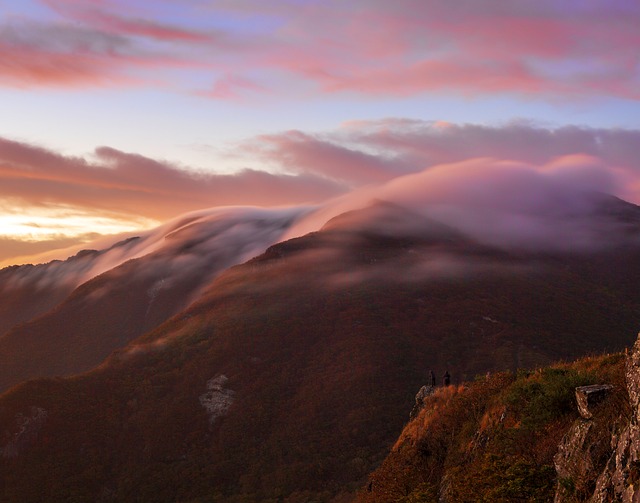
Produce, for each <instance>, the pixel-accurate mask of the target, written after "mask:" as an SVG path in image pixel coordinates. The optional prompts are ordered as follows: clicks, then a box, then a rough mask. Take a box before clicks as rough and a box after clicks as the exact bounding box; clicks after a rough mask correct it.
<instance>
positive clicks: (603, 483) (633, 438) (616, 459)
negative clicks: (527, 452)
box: [554, 336, 640, 503]
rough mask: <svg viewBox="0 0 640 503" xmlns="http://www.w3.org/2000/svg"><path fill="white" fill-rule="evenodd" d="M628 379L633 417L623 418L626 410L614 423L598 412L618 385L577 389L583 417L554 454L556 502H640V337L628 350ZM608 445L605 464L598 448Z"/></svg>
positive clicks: (579, 406)
mask: <svg viewBox="0 0 640 503" xmlns="http://www.w3.org/2000/svg"><path fill="white" fill-rule="evenodd" d="M625 381H626V387H627V391H628V394H629V405H630V407H631V417H630V419H628V420H626V419H625V420H623V418H622V415H620V417H619V418H618V419H617V420H614V421H613V422H611V419H609V424H598V419H597V418H596V415H594V411H595V410H596V409H597V407H598V405H599V404H602V403H606V398H607V395H608V394H609V392H610V391H611V389H612V386H609V385H599V386H582V387H580V388H576V400H577V402H578V410H579V412H580V415H581V417H580V418H579V419H577V420H576V421H575V422H574V424H573V426H572V427H571V429H570V430H569V431H568V432H567V434H566V435H565V437H564V438H563V440H562V442H561V443H560V446H559V449H558V453H557V454H556V456H555V458H554V463H555V467H556V473H557V475H558V488H557V491H556V495H555V500H554V501H555V503H564V502H569V501H589V502H590V503H614V502H621V503H640V336H639V337H638V340H637V341H636V343H635V345H634V346H633V349H632V351H631V352H630V353H628V355H627V358H626V362H625ZM603 444H606V445H608V447H609V448H608V453H609V457H608V460H607V461H606V462H605V463H604V466H601V465H602V463H600V462H599V459H598V457H597V456H594V451H595V450H597V448H598V447H602V446H603ZM604 459H605V460H606V458H604ZM594 481H595V489H593V486H594ZM588 489H589V492H586V491H587V490H588Z"/></svg>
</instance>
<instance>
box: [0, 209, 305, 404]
mask: <svg viewBox="0 0 640 503" xmlns="http://www.w3.org/2000/svg"><path fill="white" fill-rule="evenodd" d="M295 216H296V214H295V212H293V211H288V212H284V211H282V212H278V211H271V212H269V211H260V210H256V209H249V210H245V209H234V210H232V211H228V212H226V213H225V212H218V213H217V214H215V213H214V214H213V215H207V214H206V213H205V212H202V214H192V215H190V216H188V218H183V219H179V220H178V221H176V222H174V223H173V224H171V225H167V226H164V227H163V228H161V229H160V230H158V231H154V232H153V233H151V234H150V235H149V236H146V237H145V238H143V239H142V240H140V239H131V240H128V241H126V242H123V243H121V244H119V245H116V246H114V247H112V248H110V249H109V250H106V251H105V252H96V251H86V252H84V253H81V254H78V255H76V256H75V257H72V258H71V259H69V260H67V261H65V262H58V263H51V264H46V265H42V266H22V267H19V268H15V269H13V268H9V269H5V270H2V271H0V275H2V274H4V275H5V276H7V277H6V278H5V279H6V282H5V283H4V288H3V294H4V295H3V298H2V299H3V301H4V302H3V303H2V306H3V307H2V309H1V310H0V319H2V320H3V321H4V322H5V323H7V324H15V323H16V322H17V321H22V323H19V324H17V325H14V326H13V328H12V329H10V330H8V331H7V332H6V333H5V334H4V335H3V336H2V337H0V361H2V366H0V391H1V390H4V389H6V388H8V387H10V386H12V385H14V384H17V383H19V382H21V381H24V380H26V379H29V378H34V377H46V376H56V375H69V374H74V373H78V372H83V371H86V370H89V369H91V368H93V367H95V366H96V365H98V364H99V363H100V362H102V360H104V358H106V357H107V356H108V355H109V354H110V353H111V352H112V351H114V350H116V349H118V348H122V347H123V346H125V345H126V344H127V343H128V342H130V341H131V340H133V339H135V338H136V337H138V336H139V335H141V334H143V333H145V332H147V331H149V330H151V329H153V328H154V327H156V326H158V325H159V324H160V323H162V322H163V321H165V320H166V319H167V318H169V317H170V316H172V315H174V314H176V313H177V312H179V311H181V310H182V309H184V308H185V307H186V306H187V305H188V304H189V303H190V302H191V301H192V300H193V298H194V297H197V295H198V292H199V290H200V288H202V287H203V286H206V285H208V283H209V282H210V281H211V280H212V278H214V277H215V276H216V275H217V274H219V273H220V272H222V271H224V270H225V269H227V268H228V267H230V266H231V265H234V264H236V263H238V262H242V261H244V260H246V259H248V258H250V257H252V256H254V255H256V254H257V253H260V252H262V251H263V250H264V249H265V248H266V247H267V246H269V245H271V244H273V243H274V242H276V241H277V240H278V239H279V238H280V237H281V236H282V233H283V232H284V231H285V230H286V229H287V228H288V227H289V226H290V225H291V223H292V222H293V221H294V220H295ZM141 241H146V244H145V243H144V242H141ZM116 251H117V253H118V255H117V256H116V257H113V255H114V253H115V252H116ZM145 252H146V254H145ZM141 253H142V254H144V255H143V256H142V257H141V258H135V256H136V255H138V254H141ZM127 257H132V258H130V259H128V260H126V258H127ZM122 262H124V263H122ZM119 264H121V265H119ZM112 265H113V267H112V268H110V267H111V266H112ZM103 268H107V269H108V270H107V272H104V273H103V274H100V275H98V276H97V277H94V278H93V279H89V280H88V281H86V282H84V283H82V281H81V278H83V277H86V276H87V275H88V276H89V278H91V275H92V274H94V273H96V272H97V271H99V270H101V269H103ZM78 282H80V283H81V284H80V285H79V286H78V287H77V288H75V289H73V288H74V286H75V284H76V283H78ZM71 290H73V291H71ZM45 310H46V312H44V313H43V311H45ZM3 314H4V315H5V316H2V315H3ZM11 315H13V318H12V317H11ZM29 316H32V318H31V319H29V320H27V321H25V320H24V319H25V318H27V317H29Z"/></svg>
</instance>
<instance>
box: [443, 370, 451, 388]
mask: <svg viewBox="0 0 640 503" xmlns="http://www.w3.org/2000/svg"><path fill="white" fill-rule="evenodd" d="M442 384H444V385H445V386H449V384H451V374H449V371H448V370H445V372H444V375H443V376H442Z"/></svg>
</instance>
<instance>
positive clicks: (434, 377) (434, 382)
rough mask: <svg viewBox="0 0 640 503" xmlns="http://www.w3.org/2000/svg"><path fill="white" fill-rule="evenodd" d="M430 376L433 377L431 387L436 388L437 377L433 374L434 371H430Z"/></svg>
mask: <svg viewBox="0 0 640 503" xmlns="http://www.w3.org/2000/svg"><path fill="white" fill-rule="evenodd" d="M429 375H430V376H431V386H432V387H433V386H435V385H436V375H435V374H434V373H433V370H430V371H429Z"/></svg>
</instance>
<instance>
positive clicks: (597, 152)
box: [0, 119, 640, 249]
mask: <svg viewBox="0 0 640 503" xmlns="http://www.w3.org/2000/svg"><path fill="white" fill-rule="evenodd" d="M639 145H640V131H638V130H605V129H593V128H585V127H577V126H567V127H561V128H556V129H546V128H542V127H539V126H535V125H532V124H527V123H522V122H520V123H512V124H508V125H505V126H503V127H487V126H478V125H470V124H467V125H455V124H449V123H441V122H426V121H416V120H406V119H386V120H381V121H354V122H350V123H347V124H344V125H343V126H342V127H340V128H338V129H336V130H333V131H327V132H324V133H304V132H301V131H287V132H283V133H279V134H271V135H259V136H256V137H254V138H250V139H247V140H246V141H244V142H243V143H241V144H238V145H237V146H236V149H235V150H234V151H232V152H230V155H231V154H232V155H235V156H240V158H241V159H242V160H244V161H246V163H247V166H248V167H247V168H246V169H244V170H243V171H239V172H237V173H232V174H211V173H202V172H192V171H187V170H185V169H183V168H182V167H181V166H176V165H172V164H170V163H167V162H163V161H158V160H154V159H151V158H149V157H145V156H143V155H140V154H131V153H125V152H121V151H119V150H116V149H113V148H109V147H100V148H97V149H96V150H95V152H94V153H93V155H92V156H90V157H86V158H85V157H70V156H64V155H61V154H57V153H55V152H52V151H50V150H47V149H44V148H41V147H37V146H33V145H29V144H25V143H20V142H17V141H12V140H8V139H0V201H3V202H4V206H5V207H6V208H12V209H13V210H12V211H14V212H15V211H19V210H20V208H38V207H39V208H41V209H47V208H48V209H49V210H51V211H54V210H55V209H56V208H58V209H61V208H62V209H65V208H66V209H65V211H67V214H68V215H73V216H74V218H77V217H78V216H83V215H84V217H86V216H87V215H90V214H93V215H95V216H96V218H98V217H102V218H104V217H107V216H108V217H109V218H111V220H110V222H111V223H110V224H109V225H111V226H112V227H114V228H115V223H117V222H120V223H122V224H124V223H127V222H128V225H129V226H130V227H132V226H135V225H138V226H141V225H144V224H143V223H142V220H143V219H148V220H147V221H148V222H149V221H151V220H155V221H160V220H166V219H168V218H172V217H175V216H176V215H178V214H181V213H185V212H188V211H192V210H197V209H202V208H208V207H214V206H225V205H247V204H249V205H261V206H278V205H280V206H281V205H300V204H304V205H308V204H323V202H324V201H326V200H329V199H333V198H339V197H343V196H344V197H346V198H347V199H348V200H350V201H353V200H354V199H350V198H351V197H352V196H349V195H347V194H349V193H350V192H353V191H355V192H356V194H357V195H356V196H353V197H355V198H356V199H358V198H365V197H366V198H369V199H372V198H376V197H380V198H385V197H389V198H390V199H393V197H392V194H393V191H394V190H395V189H393V188H394V187H398V186H400V185H401V184H405V185H406V186H410V185H411V183H413V182H415V185H416V187H420V188H421V189H420V190H421V191H422V192H423V193H424V197H425V198H427V199H429V200H431V201H435V199H436V198H437V197H436V196H437V194H439V193H442V194H447V195H449V196H451V197H452V199H454V200H455V201H456V206H457V207H473V205H474V204H476V205H477V206H482V207H483V208H485V209H487V208H488V209H490V210H491V211H495V212H497V213H500V214H502V213H505V214H506V213H508V211H511V212H512V213H513V214H514V215H517V214H518V213H521V209H522V208H517V207H511V206H510V203H509V204H507V201H506V199H505V197H506V194H511V197H512V198H513V201H515V202H519V203H522V204H528V203H527V202H529V203H531V204H534V203H535V205H537V206H536V207H537V208H538V209H540V211H542V209H543V208H544V206H545V205H547V206H549V208H550V209H553V208H555V207H569V206H570V205H571V199H570V198H569V195H570V194H571V191H569V190H564V189H562V190H558V191H556V192H554V191H553V190H547V188H545V187H549V186H557V187H561V188H562V187H570V188H572V190H575V191H577V192H589V191H599V192H607V193H612V194H614V195H617V196H620V197H622V198H623V199H626V200H629V201H632V202H636V203H637V202H640V161H638V159H640V155H638V154H639V152H638V151H639V149H640V147H639ZM265 163H266V164H269V165H270V166H271V168H272V171H271V172H265V171H260V170H259V166H264V165H265ZM252 164H255V165H256V166H255V167H253V168H252ZM412 177H414V178H412ZM485 177H486V179H487V180H488V181H489V182H490V183H489V182H488V183H489V184H488V185H487V184H486V183H485V182H484V181H483V180H484V178H485ZM407 180H408V181H409V182H408V181H407ZM407 184H408V185H407ZM549 184H551V185H549ZM534 188H539V189H540V190H537V189H536V191H533V189H534ZM496 190H497V192H495V191H496ZM532 191H533V192H532ZM404 192H406V191H403V193H404ZM389 194H391V195H389ZM554 194H560V196H563V197H564V196H566V197H567V198H568V199H567V201H566V202H565V203H560V202H559V201H560V199H561V197H560V196H556V195H554ZM497 195H502V196H501V197H497ZM415 198H419V195H416V196H415ZM500 201H502V202H503V203H505V206H504V207H496V208H493V209H492V208H490V205H491V204H494V202H495V204H498V203H499V202H500ZM400 202H401V201H400ZM445 203H446V201H445V200H442V201H441V202H440V206H442V205H444V204H445ZM563 204H564V206H563ZM535 205H534V206H535ZM329 207H330V208H334V209H335V208H337V209H350V208H351V207H353V203H352V202H350V203H349V205H348V207H344V208H343V207H342V206H340V204H337V205H333V204H330V205H329ZM74 208H75V210H73V211H70V209H74ZM336 211H337V210H336ZM323 215H324V216H323V218H324V217H326V218H330V216H333V215H329V216H327V215H326V214H323ZM149 219H151V220H149ZM325 221H326V219H325ZM34 222H35V220H34ZM322 223H323V222H320V223H319V225H321V224H322ZM38 225H39V224H38ZM314 225H316V224H314ZM147 226H148V224H147ZM106 228H107V226H106V225H105V227H104V228H103V229H98V230H96V229H92V232H93V231H95V232H98V233H101V234H105V233H108V232H107V231H106V230H105V229H106ZM307 230H316V229H315V228H313V226H311V227H309V229H307ZM43 232H44V231H43ZM50 237H51V239H52V240H55V241H58V242H64V241H65V239H66V238H65V236H64V235H62V233H60V235H58V234H56V233H55V232H53V231H51V232H50ZM67 237H68V236H67ZM83 239H85V240H86V237H85V238H83ZM33 241H34V240H33V239H32V240H31V242H33ZM30 247H31V248H34V245H33V244H32V245H30ZM11 248H12V249H13V248H15V246H12V247H11Z"/></svg>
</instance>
